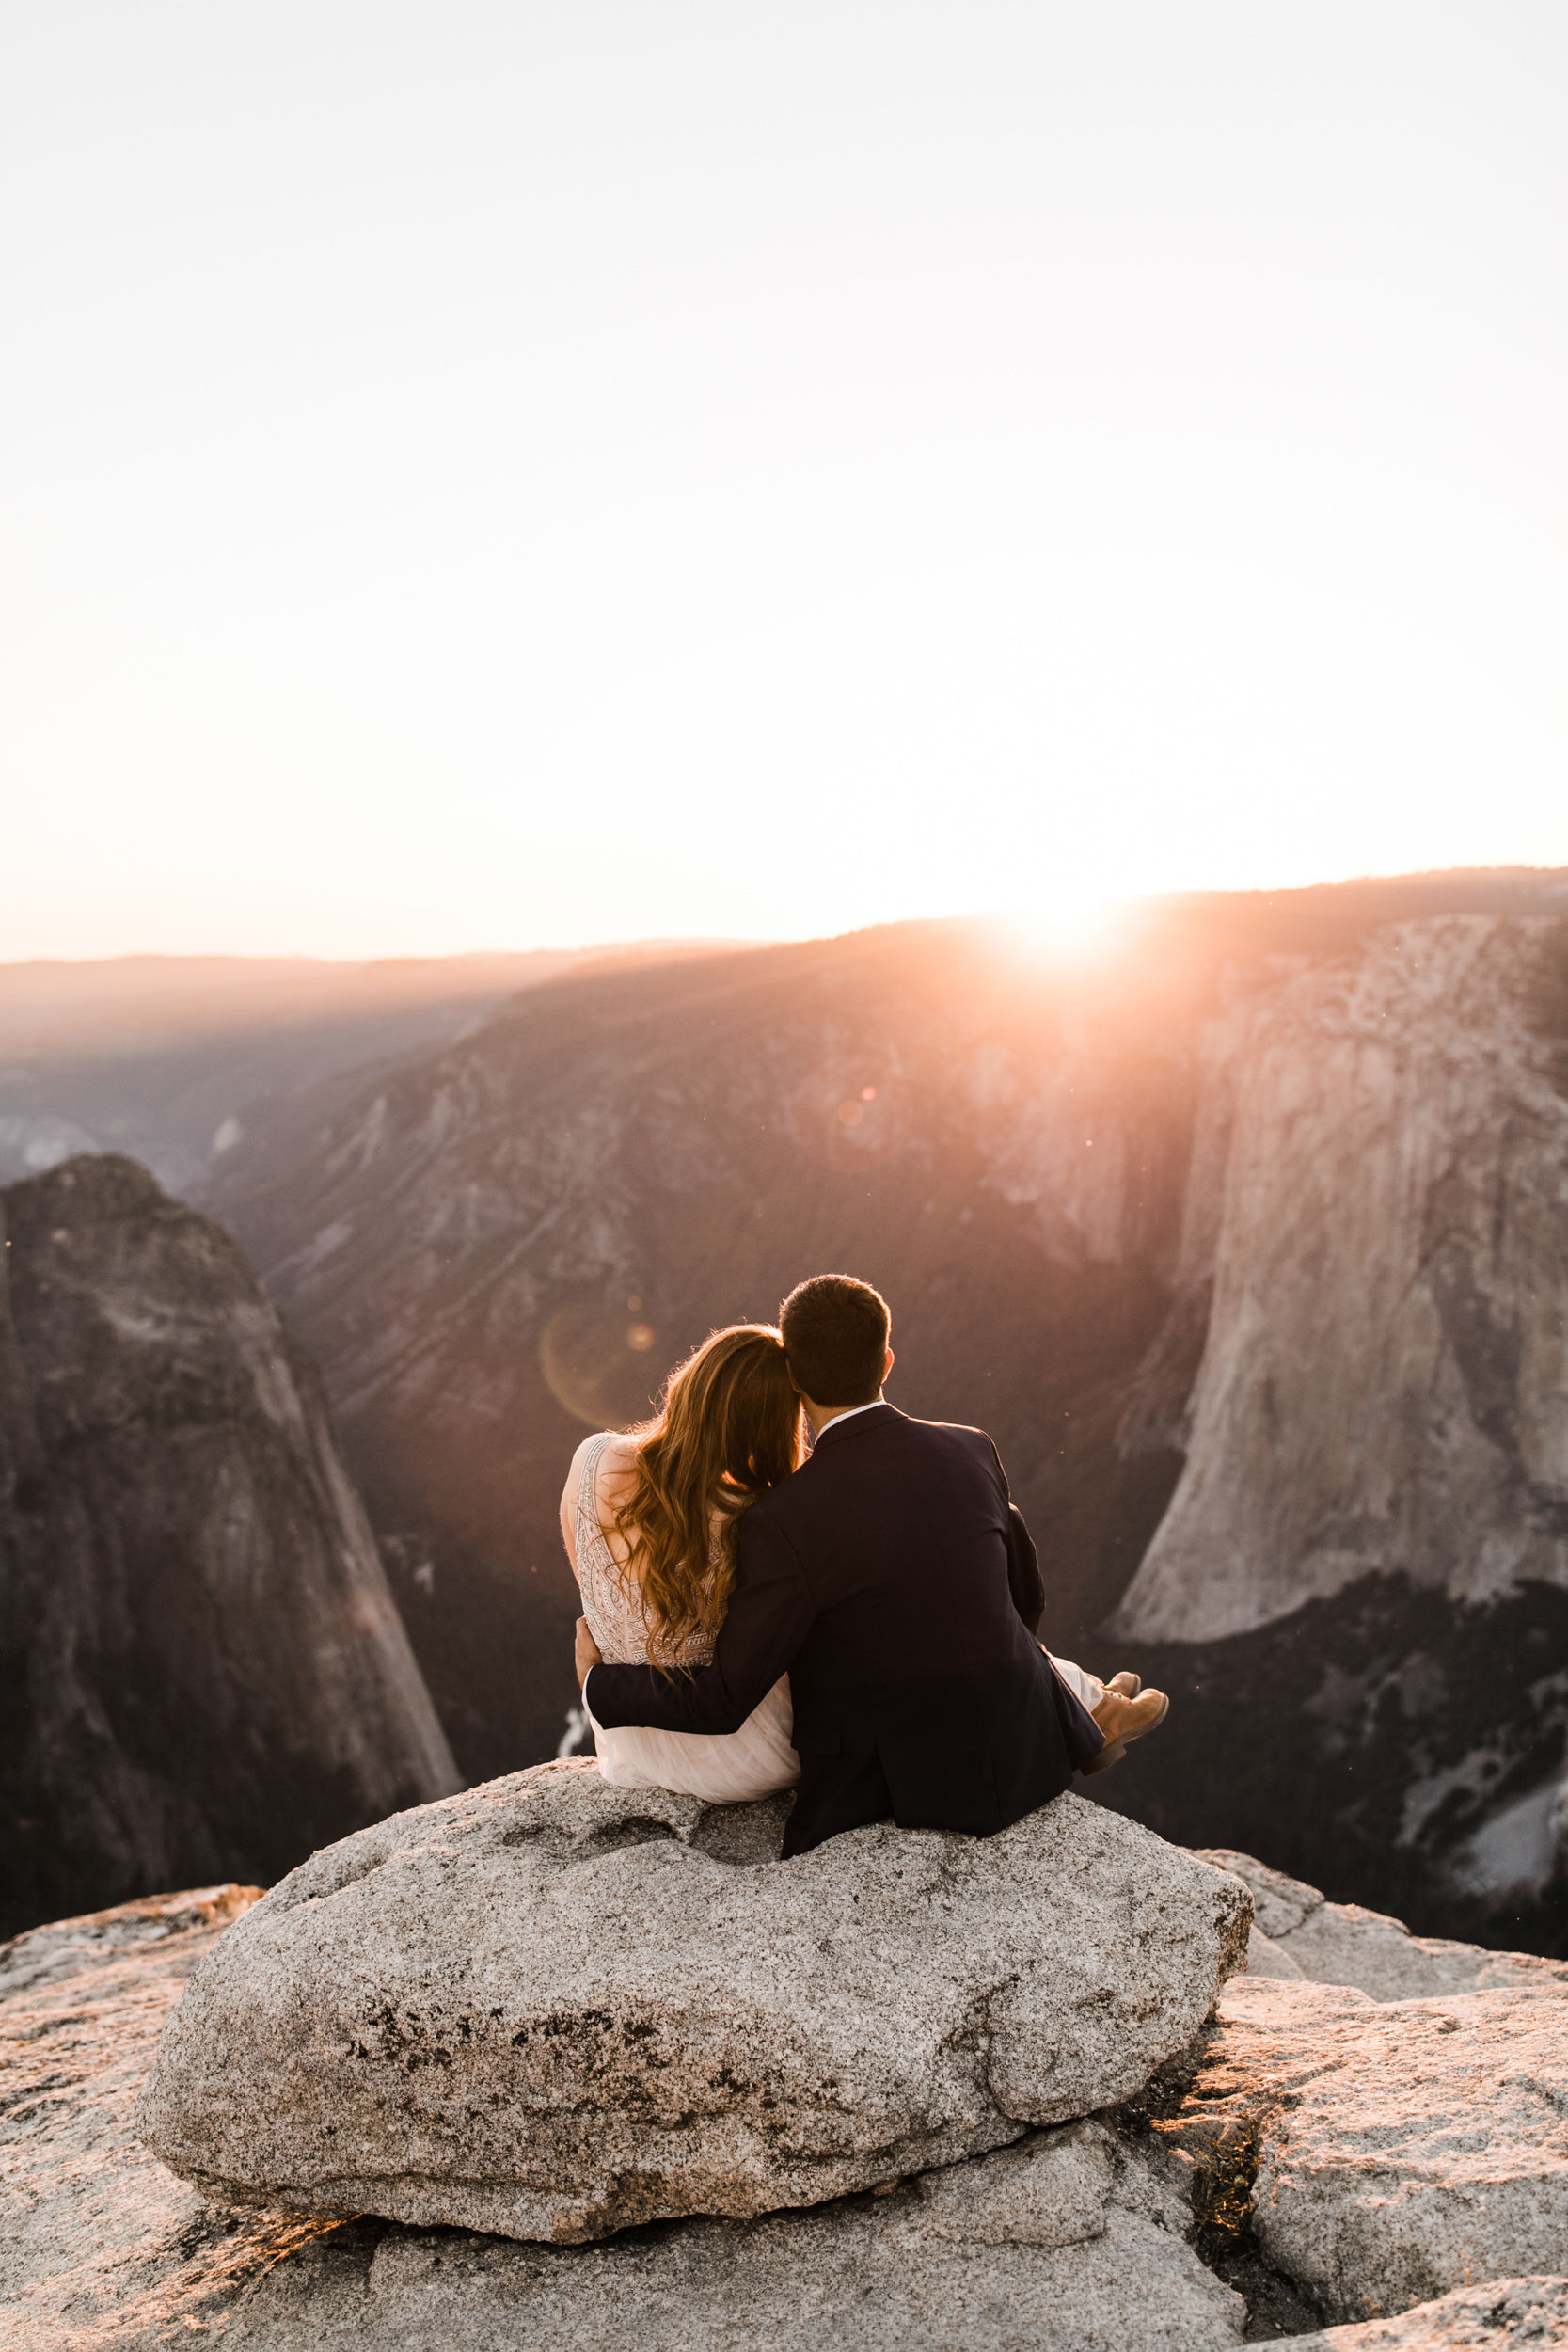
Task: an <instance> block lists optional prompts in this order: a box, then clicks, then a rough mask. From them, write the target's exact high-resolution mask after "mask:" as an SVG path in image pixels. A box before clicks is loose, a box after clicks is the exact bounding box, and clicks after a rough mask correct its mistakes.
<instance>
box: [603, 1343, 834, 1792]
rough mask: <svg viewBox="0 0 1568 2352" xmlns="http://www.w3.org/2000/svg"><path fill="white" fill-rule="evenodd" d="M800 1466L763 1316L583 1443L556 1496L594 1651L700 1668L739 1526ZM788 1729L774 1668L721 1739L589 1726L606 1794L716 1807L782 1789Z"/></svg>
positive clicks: (724, 1599)
mask: <svg viewBox="0 0 1568 2352" xmlns="http://www.w3.org/2000/svg"><path fill="white" fill-rule="evenodd" d="M799 1466H800V1397H799V1396H798V1395H797V1393H796V1391H795V1389H794V1387H793V1386H792V1384H791V1381H790V1377H789V1374H788V1371H787V1370H786V1369H785V1365H784V1342H783V1340H782V1339H781V1338H780V1336H779V1334H778V1332H777V1331H776V1330H775V1329H774V1328H773V1327H771V1325H769V1324H764V1323H736V1324H732V1325H731V1327H729V1329H728V1330H724V1331H715V1332H714V1333H713V1334H712V1336H711V1338H709V1339H706V1340H705V1341H704V1342H703V1344H702V1346H701V1347H699V1348H698V1349H697V1351H696V1353H695V1355H693V1356H690V1357H689V1358H688V1359H687V1360H686V1362H685V1363H684V1364H679V1365H677V1366H676V1368H675V1370H674V1371H673V1373H672V1374H671V1375H670V1377H669V1380H668V1381H667V1382H666V1384H665V1390H664V1401H663V1404H662V1405H661V1406H660V1408H659V1411H658V1413H657V1417H656V1418H655V1419H654V1420H653V1421H650V1422H643V1423H642V1424H641V1426H640V1427H639V1428H636V1429H633V1430H630V1431H628V1432H627V1433H626V1436H624V1437H622V1436H618V1435H616V1434H615V1433H614V1432H612V1431H602V1432H601V1433H600V1434H599V1435H598V1436H597V1437H593V1438H584V1439H583V1441H582V1443H581V1445H579V1446H578V1450H577V1452H576V1454H574V1455H573V1456H572V1467H571V1470H569V1472H568V1473H567V1478H566V1485H565V1488H564V1490H563V1492H562V1497H561V1532H562V1536H563V1537H564V1538H565V1543H566V1554H567V1557H568V1559H569V1560H570V1561H571V1563H572V1567H573V1571H574V1573H575V1575H576V1577H577V1580H578V1592H579V1593H580V1594H581V1596H582V1608H583V1614H584V1615H585V1617H586V1618H587V1620H588V1628H589V1630H590V1632H591V1633H592V1634H593V1636H594V1641H595V1642H596V1643H597V1644H598V1645H599V1648H600V1650H601V1652H602V1653H603V1655H604V1657H605V1658H606V1660H608V1661H610V1663H611V1664H614V1665H627V1666H630V1665H640V1664H641V1663H642V1661H644V1660H646V1661H649V1662H650V1663H651V1664H653V1665H655V1666H658V1667H661V1668H663V1669H664V1671H665V1672H666V1673H671V1674H678V1673H680V1672H682V1671H683V1670H689V1669H690V1668H691V1667H693V1666H702V1665H705V1664H706V1663H707V1661H708V1660H709V1659H710V1658H711V1657H712V1656H713V1645H714V1640H715V1637H716V1636H717V1634H718V1631H719V1629H720V1627H721V1625H722V1624H723V1622H724V1612H725V1610H726V1609H727V1608H728V1606H729V1599H730V1595H731V1593H732V1592H733V1590H734V1589H735V1577H736V1536H737V1535H738V1534H739V1531H740V1520H741V1518H742V1517H743V1515H744V1514H745V1512H746V1511H747V1509H748V1508H749V1507H750V1505H751V1504H752V1502H755V1501H756V1499H757V1497H758V1496H759V1495H761V1494H765V1493H766V1492H767V1491H768V1487H770V1486H778V1485H780V1483H781V1482H782V1481H783V1480H784V1479H785V1478H788V1477H789V1476H790V1475H791V1474H792V1472H793V1471H794V1470H797V1469H798V1468H799ZM589 1721H590V1723H593V1717H592V1716H590V1717H589ZM793 1728H794V1716H793V1712H792V1710H791V1707H790V1700H789V1677H788V1676H787V1675H783V1676H781V1677H780V1678H779V1680H778V1681H777V1682H776V1683H775V1684H774V1685H773V1688H772V1689H771V1690H770V1691H769V1692H768V1695H767V1697H766V1698H765V1699H764V1700H763V1701H762V1703H761V1705H760V1706H759V1707H757V1708H755V1709H754V1710H753V1712H752V1714H751V1715H749V1716H748V1717H747V1719H746V1721H745V1723H743V1724H741V1726H740V1729H739V1730H738V1731H736V1732H730V1733H728V1734H726V1735H725V1736H724V1737H723V1738H707V1737H699V1736H698V1735H696V1734H693V1733H685V1732H674V1731H652V1730H641V1731H602V1730H601V1729H600V1728H599V1725H598V1724H594V1738H595V1740H596V1742H597V1746H598V1752H599V1770H600V1772H602V1773H603V1774H604V1777H605V1778H606V1780H608V1781H611V1782H613V1783H614V1785H615V1786H616V1787H617V1788H674V1789H678V1790H679V1791H681V1792H682V1793H683V1794H685V1795H687V1796H690V1797H705V1798H707V1799H708V1800H709V1801H710V1802H711V1803H714V1804H741V1803H744V1802H747V1801H749V1800H750V1799H752V1798H754V1797H765V1796H768V1794H769V1793H770V1792H771V1791H772V1790H773V1789H775V1788H793V1787H794V1786H795V1784H796V1782H797V1781H798V1780H799V1779H800V1757H799V1756H797V1755H796V1753H795V1750H794V1748H793V1747H792V1746H791V1745H790V1735H791V1732H792V1730H793Z"/></svg>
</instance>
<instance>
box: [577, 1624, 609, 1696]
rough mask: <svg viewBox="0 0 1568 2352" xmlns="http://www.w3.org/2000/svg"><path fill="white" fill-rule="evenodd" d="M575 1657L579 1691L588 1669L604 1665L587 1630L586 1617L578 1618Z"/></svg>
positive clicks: (597, 1647)
mask: <svg viewBox="0 0 1568 2352" xmlns="http://www.w3.org/2000/svg"><path fill="white" fill-rule="evenodd" d="M576 1655H577V1669H578V1690H579V1691H580V1690H581V1688H582V1686H583V1684H584V1683H585V1682H586V1681H587V1679H588V1669H589V1667H590V1666H602V1665H603V1664H604V1660H603V1658H602V1657H601V1656H600V1655H599V1645H598V1644H597V1642H595V1641H594V1636H593V1635H592V1633H590V1632H589V1630H588V1620H587V1618H586V1617H579V1618H578V1645H577V1653H576Z"/></svg>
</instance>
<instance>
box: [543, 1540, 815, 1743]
mask: <svg viewBox="0 0 1568 2352" xmlns="http://www.w3.org/2000/svg"><path fill="white" fill-rule="evenodd" d="M739 1543H740V1559H739V1569H738V1574H737V1576H736V1587H735V1591H734V1593H733V1594H732V1596H731V1598H730V1606H729V1613H728V1615H727V1616H726V1617H725V1619H724V1622H723V1624H722V1625H721V1628H720V1629H719V1639H718V1641H717V1642H716V1643H715V1645H714V1651H713V1662H712V1663H711V1665H707V1666H699V1667H698V1668H697V1669H696V1670H695V1672H694V1673H692V1674H690V1675H684V1674H680V1673H678V1672H677V1673H673V1674H670V1675H663V1674H660V1673H659V1672H658V1671H657V1668H655V1667H653V1666H594V1667H593V1668H591V1669H590V1671H589V1676H588V1679H587V1681H586V1683H585V1684H584V1685H583V1689H584V1692H585V1693H586V1696H587V1700H588V1711H589V1713H590V1714H591V1715H592V1716H593V1718H594V1722H595V1723H598V1724H603V1725H604V1727H605V1729H606V1730H607V1731H622V1730H625V1729H626V1728H627V1727H629V1726H639V1727H645V1728H647V1729H651V1730H654V1731H695V1732H705V1733H709V1734H712V1733H722V1732H729V1731H738V1730H739V1729H740V1726H741V1724H743V1723H744V1722H745V1721H746V1718H747V1716H748V1715H750V1714H751V1712H752V1708H755V1707H757V1706H759V1705H760V1704H761V1702H762V1700H763V1699H765V1698H766V1697H767V1695H768V1692H769V1691H770V1690H771V1689H772V1688H773V1685H774V1683H775V1682H777V1680H778V1678H779V1677H780V1676H781V1675H782V1674H787V1673H788V1671H789V1661H790V1660H791V1659H792V1658H793V1657H794V1656H795V1653H796V1651H797V1650H798V1649H799V1648H800V1645H801V1643H802V1642H803V1641H804V1639H805V1636H806V1632H807V1629H808V1628H809V1627H810V1625H811V1621H812V1618H813V1617H814V1616H815V1614H816V1606H815V1604H814V1602H813V1600H812V1597H811V1594H810V1591H809V1590H808V1588H807V1584H806V1580H805V1577H804V1576H803V1575H802V1573H801V1570H800V1562H799V1561H798V1560H797V1559H796V1557H795V1554H794V1552H793V1551H792V1550H791V1549H790V1547H789V1545H788V1543H787V1542H786V1541H785V1539H784V1536H783V1535H781V1534H779V1532H778V1530H777V1529H776V1528H775V1527H774V1526H772V1524H771V1523H770V1522H769V1521H768V1520H767V1519H759V1518H756V1517H755V1515H754V1514H753V1513H752V1512H748V1513H747V1515H746V1517H745V1518H744V1519H743V1520H742V1521H741V1523H740V1537H739Z"/></svg>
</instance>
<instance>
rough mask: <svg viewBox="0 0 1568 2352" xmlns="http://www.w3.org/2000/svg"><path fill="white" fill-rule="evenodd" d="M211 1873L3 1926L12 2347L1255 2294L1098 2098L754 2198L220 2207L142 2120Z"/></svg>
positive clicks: (1, 2167)
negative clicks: (755, 2215) (419, 2218)
mask: <svg viewBox="0 0 1568 2352" xmlns="http://www.w3.org/2000/svg"><path fill="white" fill-rule="evenodd" d="M254 1896H255V1890H254V1889H250V1888H233V1887H224V1888H209V1889H206V1890H203V1891H201V1892H199V1893H198V1894H195V1895H180V1896H170V1897H166V1898H164V1899H161V1900H158V1901H153V1902H148V1903H138V1904H131V1905H127V1906H125V1907H124V1908H123V1909H121V1910H119V1911H117V1912H112V1913H108V1914H105V1915H101V1916H99V1917H96V1918H88V1919H82V1920H70V1921H64V1922H61V1923H60V1924H59V1925H57V1926H55V1927H51V1928H47V1929H40V1930H37V1931H34V1932H33V1933H31V1934H29V1935H25V1936H23V1937H21V1938H19V1939H18V1940H17V1942H16V1943H15V1944H13V1945H12V1946H11V1947H8V1949H7V1950H5V1951H4V1952H0V2197H3V2199H4V2209H3V2218H0V2346H3V2347H4V2352H88V2347H91V2352H143V2348H144V2347H151V2346H153V2345H161V2346H166V2345H168V2344H171V2343H173V2344H180V2343H195V2342H203V2341H207V2340H209V2339H211V2340H213V2341H219V2342H221V2343H222V2344H225V2345H233V2344H244V2345H247V2346H252V2347H256V2352H316V2348H317V2347H318V2346H331V2345H337V2344H342V2345H344V2346H345V2347H347V2346H353V2347H355V2348H356V2352H451V2347H452V2346H453V2345H459V2344H460V2345H461V2346H462V2347H463V2352H559V2346H560V2345H561V2344H563V2343H568V2342H570V2343H576V2342H580V2341H588V2342H592V2343H594V2344H598V2345H602V2346H603V2347H605V2352H754V2348H755V2347H764V2352H819V2348H820V2347H831V2348H833V2352H947V2347H950V2346H951V2345H952V2344H954V2343H955V2341H958V2340H961V2341H962V2343H963V2344H965V2345H966V2346H969V2347H973V2352H1023V2347H1025V2346H1028V2347H1030V2352H1126V2347H1127V2346H1129V2345H1131V2344H1138V2345H1140V2346H1142V2345H1148V2346H1150V2347H1157V2348H1158V2352H1227V2347H1229V2346H1230V2345H1232V2344H1238V2343H1239V2342H1240V2341H1241V2336H1242V2328H1243V2305H1242V2302H1241V2299H1240V2297H1239V2296H1235V2295H1234V2294H1232V2293H1231V2292H1230V2291H1229V2290H1228V2289H1227V2287H1225V2286H1224V2285H1222V2284H1221V2282H1220V2281H1219V2280H1217V2279H1216V2278H1215V2277H1214V2275H1213V2274H1212V2271H1210V2270H1209V2269H1207V2268H1206V2267H1205V2266H1204V2265H1203V2264H1202V2263H1200V2262H1199V2260H1198V2259H1197V2257H1196V2254H1195V2253H1194V2251H1193V2250H1192V2248H1191V2247H1190V2246H1189V2245H1188V2244H1187V2242H1186V2237H1185V2230H1186V2225H1187V2221H1188V2215H1187V2212H1186V2208H1185V2205H1184V2203H1183V2201H1182V2200H1181V2198H1180V2196H1179V2195H1178V2194H1175V2193H1173V2189H1172V2186H1171V2185H1170V2183H1169V2181H1168V2180H1167V2178H1166V2177H1165V2175H1166V2173H1167V2171H1168V2170H1169V2169H1171V2168H1168V2167H1166V2166H1164V2164H1163V2163H1162V2162H1161V2161H1160V2159H1159V2158H1158V2156H1157V2154H1154V2153H1151V2152H1149V2151H1148V2150H1145V2149H1142V2148H1138V2147H1134V2146H1132V2145H1131V2144H1129V2143H1127V2142H1126V2141H1125V2140H1123V2139H1122V2138H1119V2137H1117V2135H1116V2134H1115V2133H1113V2132H1111V2131H1109V2130H1107V2129H1106V2128H1105V2127H1104V2126H1103V2125H1102V2124H1101V2123H1099V2122H1083V2123H1073V2124H1068V2125H1065V2126H1059V2127H1057V2128H1055V2129H1053V2130H1047V2131H1037V2132H1036V2131H1031V2132H1026V2133H1025V2134H1024V2136H1023V2137H1022V2138H1021V2139H1020V2140H1018V2141H1017V2142H1016V2143H1015V2144H1014V2145H1013V2146H1011V2147H1009V2148H1006V2149H1003V2150H999V2151H997V2152H995V2153H991V2154H989V2155H984V2156H979V2157H975V2158H972V2159H970V2160H968V2161H966V2162H964V2163H960V2164H958V2165H955V2166H952V2167H949V2168H947V2169H943V2170H942V2171H938V2172H934V2173H927V2174H924V2175H921V2176H919V2177H917V2178H914V2179H906V2180H902V2181H898V2182H895V2183H890V2184H888V2185H887V2186H886V2189H885V2192H884V2193H881V2194H877V2193H872V2194H866V2195H862V2196H858V2197H854V2198H849V2199H847V2200H843V2201H838V2202H834V2203H830V2204H826V2205H822V2206H818V2207H816V2208H815V2209H813V2210H812V2211H810V2212H808V2213H786V2214H778V2215H774V2216H771V2217H764V2218H762V2219H758V2220H753V2221H747V2222H741V2221H730V2220H710V2219H702V2220H688V2221H676V2222H666V2223H657V2224H654V2225H652V2226H651V2227H649V2228H646V2229H641V2230H634V2231H631V2232H629V2233H626V2235H624V2236H621V2237H617V2238H614V2239H611V2240H610V2241H608V2242H606V2243H603V2244H596V2245H592V2246H583V2247H546V2246H538V2245H519V2244H517V2243H515V2241H513V2240H510V2239H507V2238H500V2237H493V2236H481V2235H478V2234H475V2233H470V2232H466V2231H452V2230H433V2231H425V2230H414V2229H408V2228H405V2227H404V2226H402V2225H401V2224H399V2223H397V2222H395V2221H378V2220H373V2219H369V2218H367V2219H361V2220H358V2221H354V2222H347V2223H341V2224H339V2223H335V2222H333V2221H331V2220H329V2219H324V2218H322V2217H299V2216H295V2215H289V2214H282V2213H279V2212H277V2211H272V2212H266V2211H257V2210H255V2209H251V2208H245V2209H233V2208H229V2207H225V2206H224V2205H222V2204H220V2203H216V2202H213V2201H207V2200H205V2199H203V2198H202V2197H201V2196H199V2195H198V2193H197V2191H196V2190H195V2189H193V2188H192V2187H191V2186H189V2185H187V2184H186V2183H185V2182H183V2181H181V2180H179V2179H177V2178H176V2177H175V2176H174V2175H173V2174H172V2173H171V2172H169V2171H168V2170H167V2169H166V2168H165V2167H164V2166H163V2165H161V2164H160V2163H159V2162H158V2161H157V2160H156V2158H155V2157H153V2156H152V2155H151V2154H150V2152H149V2151H148V2150H147V2149H146V2148H145V2147H144V2146H143V2145H142V2144H141V2142H140V2141H139V2140H138V2139H137V2137H135V2134H134V2132H133V2131H132V2129H131V2110H132V2106H133V2104H134V2101H135V2095H136V2092H137V2090H138V2088H139V2086H140V2084H141V2082H142V2080H143V2079H144V2077H145V2074H146V2071H147V2068H148V2065H149V2062H150V2058H151V2055H152V2050H153V2046H154V2044H155V2042H156V2040H157V2036H158V2033H159V2031H160V2029H161V2027H162V2026H163V2024H164V2022H165V2020H166V2017H167V2015H168V2014H169V2011H170V2010H171V2008H172V2006H173V2004H174V2003H175V2002H176V2001H177V2000H178V1999H179V1998H180V1995H181V1993H182V1989H183V1987H184V1984H185V1981H186V1979H187V1978H188V1976H189V1974H190V1971H191V1969H192V1967H193V1965H194V1964H195V1963H197V1962H198V1960H199V1959H200V1958H201V1956H202V1954H203V1953H204V1952H206V1951H208V1950H210V1948H211V1947H212V1946H213V1945H214V1942H215V1941H216V1939H217V1938H218V1937H219V1936H220V1935H221V1934H222V1933H223V1931H224V1930H225V1928H226V1926H227V1924H228V1923H229V1922H230V1920H232V1919H233V1918H235V1917H236V1916H238V1915H240V1914H241V1913H242V1912H243V1911H244V1910H245V1906H246V1905H247V1904H248V1903H249V1902H250V1901H251V1900H252V1899H254Z"/></svg>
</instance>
